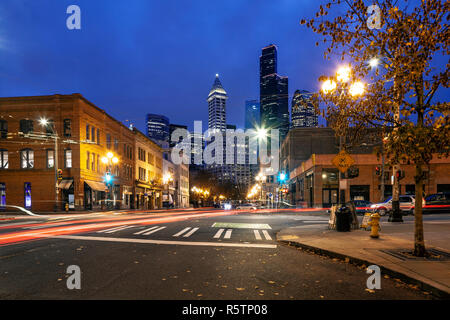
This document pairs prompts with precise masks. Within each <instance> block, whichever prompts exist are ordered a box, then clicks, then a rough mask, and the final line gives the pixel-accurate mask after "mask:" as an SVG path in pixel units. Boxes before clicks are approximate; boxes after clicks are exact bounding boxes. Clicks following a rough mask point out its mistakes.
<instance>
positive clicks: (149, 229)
mask: <svg viewBox="0 0 450 320" xmlns="http://www.w3.org/2000/svg"><path fill="white" fill-rule="evenodd" d="M156 228H158V226H156V227H151V228H148V229H144V230H141V231H138V232H135V233H134V234H142V233H144V232H147V231H151V230H153V229H156Z"/></svg>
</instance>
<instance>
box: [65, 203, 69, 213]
mask: <svg viewBox="0 0 450 320" xmlns="http://www.w3.org/2000/svg"><path fill="white" fill-rule="evenodd" d="M65 209H66V212H69V204H68V203H66V205H65Z"/></svg>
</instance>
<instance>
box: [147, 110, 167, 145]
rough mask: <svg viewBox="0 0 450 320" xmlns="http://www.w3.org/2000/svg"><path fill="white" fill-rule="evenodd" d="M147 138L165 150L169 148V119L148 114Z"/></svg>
mask: <svg viewBox="0 0 450 320" xmlns="http://www.w3.org/2000/svg"><path fill="white" fill-rule="evenodd" d="M146 122H147V136H148V137H149V138H150V139H152V140H153V141H154V142H155V143H156V144H158V145H159V146H161V147H163V148H167V147H168V146H169V139H170V136H169V133H170V132H169V119H168V118H167V117H165V116H163V115H160V114H151V113H149V114H147V121H146Z"/></svg>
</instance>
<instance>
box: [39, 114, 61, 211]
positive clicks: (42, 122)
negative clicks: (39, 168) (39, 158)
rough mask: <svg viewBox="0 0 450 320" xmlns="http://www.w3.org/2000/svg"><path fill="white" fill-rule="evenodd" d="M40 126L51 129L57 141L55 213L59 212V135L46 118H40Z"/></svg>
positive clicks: (55, 157) (55, 155)
mask: <svg viewBox="0 0 450 320" xmlns="http://www.w3.org/2000/svg"><path fill="white" fill-rule="evenodd" d="M39 124H40V125H41V126H43V127H45V128H51V130H52V133H53V139H55V154H54V156H53V158H54V167H55V211H58V134H57V132H56V129H55V126H53V125H50V121H48V120H47V119H46V118H40V119H39Z"/></svg>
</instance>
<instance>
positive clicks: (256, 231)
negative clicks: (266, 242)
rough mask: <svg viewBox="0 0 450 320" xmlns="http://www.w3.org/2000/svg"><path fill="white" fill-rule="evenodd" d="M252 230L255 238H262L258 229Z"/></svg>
mask: <svg viewBox="0 0 450 320" xmlns="http://www.w3.org/2000/svg"><path fill="white" fill-rule="evenodd" d="M253 232H254V233H255V237H256V240H262V239H261V235H260V234H259V231H258V230H253Z"/></svg>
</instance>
